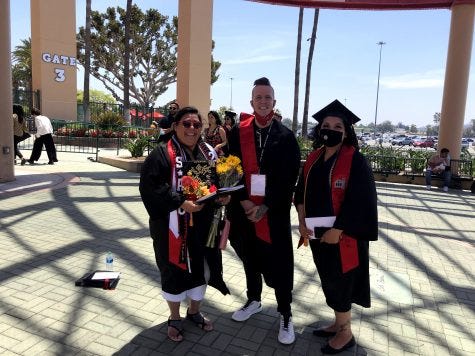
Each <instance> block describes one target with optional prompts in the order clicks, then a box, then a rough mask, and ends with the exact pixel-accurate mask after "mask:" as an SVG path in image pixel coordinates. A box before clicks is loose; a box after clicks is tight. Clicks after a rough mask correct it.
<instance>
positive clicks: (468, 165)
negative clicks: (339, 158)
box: [366, 155, 474, 179]
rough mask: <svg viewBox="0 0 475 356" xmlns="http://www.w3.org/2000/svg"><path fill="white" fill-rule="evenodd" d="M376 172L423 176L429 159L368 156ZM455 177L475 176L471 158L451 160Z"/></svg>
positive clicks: (451, 167)
mask: <svg viewBox="0 0 475 356" xmlns="http://www.w3.org/2000/svg"><path fill="white" fill-rule="evenodd" d="M366 159H367V160H368V163H369V165H370V167H371V169H372V170H373V172H374V173H382V174H399V175H410V176H423V175H424V174H425V170H426V168H427V159H425V158H410V157H391V156H376V155H368V156H366ZM450 170H451V171H452V176H453V177H459V178H464V179H465V178H466V179H472V178H473V176H474V172H473V162H472V161H471V160H458V159H452V160H450Z"/></svg>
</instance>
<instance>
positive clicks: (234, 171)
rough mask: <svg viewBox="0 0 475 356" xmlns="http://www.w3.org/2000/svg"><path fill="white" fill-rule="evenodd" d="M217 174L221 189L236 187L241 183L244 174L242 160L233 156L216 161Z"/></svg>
mask: <svg viewBox="0 0 475 356" xmlns="http://www.w3.org/2000/svg"><path fill="white" fill-rule="evenodd" d="M216 174H217V175H218V179H219V186H220V187H221V188H223V187H233V186H235V185H236V184H238V183H239V181H240V180H241V178H242V174H243V173H242V166H241V160H240V159H239V157H236V156H233V155H229V156H228V157H221V158H219V159H218V160H217V161H216Z"/></svg>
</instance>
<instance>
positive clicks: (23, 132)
mask: <svg viewBox="0 0 475 356" xmlns="http://www.w3.org/2000/svg"><path fill="white" fill-rule="evenodd" d="M28 137H30V134H29V133H28V130H27V127H26V120H25V115H24V111H23V107H22V106H21V105H18V104H13V145H14V147H15V157H18V158H19V159H20V160H21V165H22V166H24V165H25V163H26V159H25V157H23V155H22V153H21V152H20V149H19V148H18V144H19V143H20V142H21V141H23V140H26V139H27V138H28Z"/></svg>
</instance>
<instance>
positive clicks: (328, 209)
mask: <svg viewBox="0 0 475 356" xmlns="http://www.w3.org/2000/svg"><path fill="white" fill-rule="evenodd" d="M313 117H314V118H315V119H316V120H317V121H318V125H317V126H316V128H315V130H314V133H313V136H314V137H313V138H314V147H315V150H314V151H313V152H311V153H310V155H309V156H308V158H307V161H306V162H305V165H304V168H303V171H302V174H301V176H300V179H299V182H298V185H297V189H296V193H295V199H294V202H295V206H296V208H297V212H298V217H299V232H300V235H301V241H300V243H299V245H300V244H301V243H304V244H305V245H307V244H308V242H309V241H310V247H311V249H312V254H313V259H314V261H315V264H316V266H317V270H318V273H319V276H320V280H321V284H322V289H323V292H324V294H325V298H326V302H327V305H328V306H329V307H331V308H332V309H333V310H334V313H335V320H334V322H333V323H332V324H331V325H329V326H327V327H323V328H321V329H317V330H314V332H313V334H314V335H315V336H318V337H331V338H330V339H329V341H328V343H327V344H326V345H325V346H323V347H322V352H323V353H324V354H337V353H339V352H342V351H344V350H346V349H348V348H350V347H352V346H354V345H355V343H356V342H355V338H354V336H353V334H352V332H351V304H352V303H356V304H359V305H361V306H363V307H366V308H369V307H370V287H369V257H368V245H369V244H368V241H374V240H377V238H378V218H377V204H376V187H375V183H374V178H373V174H372V171H371V169H370V167H369V166H368V164H367V162H366V160H365V158H364V157H363V155H362V154H361V153H360V152H359V151H358V141H357V138H356V134H355V132H354V130H353V127H352V125H353V124H354V123H356V122H358V121H359V118H358V117H357V116H356V115H355V114H353V113H352V112H351V111H350V110H348V109H347V108H346V107H345V106H344V105H343V104H341V103H340V102H339V101H338V100H335V101H333V102H332V103H331V104H329V105H328V106H326V107H325V108H323V109H322V110H320V111H319V112H317V113H316V114H315V115H313Z"/></svg>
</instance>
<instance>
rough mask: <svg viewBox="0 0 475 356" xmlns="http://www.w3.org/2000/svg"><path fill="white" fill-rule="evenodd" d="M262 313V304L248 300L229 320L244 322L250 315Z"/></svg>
mask: <svg viewBox="0 0 475 356" xmlns="http://www.w3.org/2000/svg"><path fill="white" fill-rule="evenodd" d="M260 311H262V304H261V302H257V301H255V300H248V301H247V302H246V304H244V306H243V307H242V308H241V309H239V310H236V311H235V312H234V313H233V315H232V316H231V318H232V319H233V320H235V321H244V320H247V319H249V318H250V317H251V315H253V314H256V313H259V312H260Z"/></svg>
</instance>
